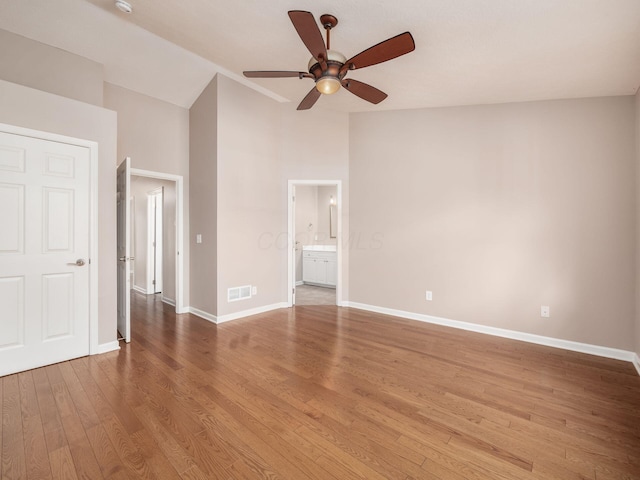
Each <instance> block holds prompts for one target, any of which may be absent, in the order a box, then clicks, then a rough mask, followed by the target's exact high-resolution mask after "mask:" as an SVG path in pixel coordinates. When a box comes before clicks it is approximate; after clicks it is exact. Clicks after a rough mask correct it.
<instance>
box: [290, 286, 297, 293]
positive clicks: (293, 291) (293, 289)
mask: <svg viewBox="0 0 640 480" xmlns="http://www.w3.org/2000/svg"><path fill="white" fill-rule="evenodd" d="M291 293H293V294H294V295H295V294H296V289H295V287H294V288H292V289H291Z"/></svg>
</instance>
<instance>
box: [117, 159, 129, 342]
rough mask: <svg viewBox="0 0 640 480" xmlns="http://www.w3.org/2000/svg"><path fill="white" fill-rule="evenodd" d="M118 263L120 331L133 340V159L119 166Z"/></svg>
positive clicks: (125, 339) (126, 339)
mask: <svg viewBox="0 0 640 480" xmlns="http://www.w3.org/2000/svg"><path fill="white" fill-rule="evenodd" d="M116 186H117V216H118V218H117V223H118V234H117V254H118V256H117V259H116V260H117V263H118V287H117V288H118V332H120V335H122V338H124V341H125V342H127V343H129V342H130V341H131V322H130V316H131V311H130V310H131V298H130V290H131V234H130V232H129V226H130V225H131V208H130V206H131V202H130V198H131V159H130V158H129V157H127V158H125V159H124V160H123V162H122V163H121V164H120V165H119V166H118V176H117V185H116Z"/></svg>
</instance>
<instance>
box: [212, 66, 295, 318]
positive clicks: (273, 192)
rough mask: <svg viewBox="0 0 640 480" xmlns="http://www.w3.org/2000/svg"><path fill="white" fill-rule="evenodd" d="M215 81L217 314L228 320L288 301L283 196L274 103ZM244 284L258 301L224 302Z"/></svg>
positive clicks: (225, 80) (226, 82) (232, 84)
mask: <svg viewBox="0 0 640 480" xmlns="http://www.w3.org/2000/svg"><path fill="white" fill-rule="evenodd" d="M217 78H218V120H217V131H218V159H217V160H218V177H217V185H218V210H217V211H218V313H217V315H226V314H230V313H235V312H238V311H241V310H246V309H250V308H256V307H260V306H264V305H272V304H275V303H278V302H282V301H285V300H286V298H283V293H284V291H286V277H285V272H286V264H283V262H282V254H283V253H284V252H285V251H286V241H285V246H284V248H283V247H282V245H281V244H280V243H279V241H280V240H281V239H279V237H278V233H279V226H280V223H281V219H282V213H283V211H284V212H286V200H285V199H286V196H285V197H284V198H283V197H282V184H281V182H280V172H279V170H278V148H279V131H278V120H279V110H278V104H277V103H276V102H275V101H273V100H271V99H270V98H268V97H265V96H264V95H261V94H259V93H257V92H255V91H253V90H251V89H249V88H247V87H245V86H243V85H240V84H239V83H237V82H234V81H233V80H230V79H229V78H227V77H225V76H222V75H218V77H217ZM285 258H286V257H285ZM283 267H284V268H283ZM242 285H254V286H256V287H257V288H258V294H257V296H255V297H253V298H251V299H248V300H242V301H238V302H233V303H229V302H227V289H228V288H230V287H239V286H242ZM283 285H285V288H283Z"/></svg>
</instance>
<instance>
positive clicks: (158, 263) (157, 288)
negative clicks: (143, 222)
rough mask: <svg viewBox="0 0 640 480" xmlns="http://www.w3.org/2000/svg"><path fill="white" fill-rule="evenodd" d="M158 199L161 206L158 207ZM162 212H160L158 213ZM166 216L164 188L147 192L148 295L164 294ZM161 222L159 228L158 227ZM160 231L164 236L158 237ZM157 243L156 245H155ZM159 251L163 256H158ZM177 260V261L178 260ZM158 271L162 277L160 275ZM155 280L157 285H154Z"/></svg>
mask: <svg viewBox="0 0 640 480" xmlns="http://www.w3.org/2000/svg"><path fill="white" fill-rule="evenodd" d="M158 199H160V202H159V203H160V206H159V207H158ZM158 210H160V212H158ZM163 215H164V188H163V187H158V188H154V189H153V190H151V191H149V192H147V291H148V293H154V294H155V293H161V292H162V288H163V285H162V275H163V268H164V265H163V264H162V257H163V252H162V249H163V247H164V246H163V245H162V240H163V239H162V237H163V235H164V232H163V228H164V225H163V224H162V216H163ZM158 222H159V225H160V226H159V227H158ZM158 230H160V232H162V234H161V235H160V236H159V237H158ZM154 243H155V245H154ZM158 251H160V253H161V255H160V256H158ZM176 260H177V259H176ZM158 270H159V271H160V275H158ZM154 280H155V284H154V283H153V282H154Z"/></svg>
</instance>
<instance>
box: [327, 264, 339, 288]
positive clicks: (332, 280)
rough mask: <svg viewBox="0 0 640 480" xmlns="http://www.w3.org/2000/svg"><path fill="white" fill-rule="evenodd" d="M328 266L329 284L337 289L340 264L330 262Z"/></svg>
mask: <svg viewBox="0 0 640 480" xmlns="http://www.w3.org/2000/svg"><path fill="white" fill-rule="evenodd" d="M326 265H327V284H328V285H331V286H333V287H335V286H336V283H337V280H338V262H336V261H335V260H328V261H327V264H326Z"/></svg>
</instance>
